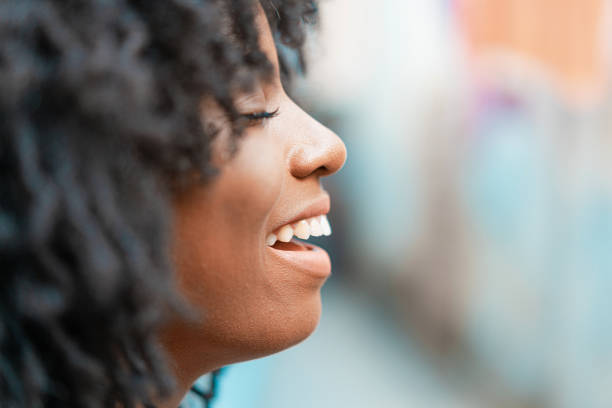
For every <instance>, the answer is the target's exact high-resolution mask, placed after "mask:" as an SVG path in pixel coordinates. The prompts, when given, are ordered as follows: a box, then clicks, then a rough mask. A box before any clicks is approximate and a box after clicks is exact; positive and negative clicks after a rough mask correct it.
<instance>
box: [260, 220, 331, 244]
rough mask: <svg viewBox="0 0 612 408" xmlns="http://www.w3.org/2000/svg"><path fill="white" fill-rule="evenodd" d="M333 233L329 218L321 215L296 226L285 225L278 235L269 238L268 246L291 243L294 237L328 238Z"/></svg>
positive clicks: (297, 223)
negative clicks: (277, 242)
mask: <svg viewBox="0 0 612 408" xmlns="http://www.w3.org/2000/svg"><path fill="white" fill-rule="evenodd" d="M331 233H332V230H331V226H330V225H329V221H328V219H327V216H326V215H319V216H316V217H312V218H307V219H304V220H300V221H298V222H296V223H294V224H287V225H284V226H283V227H281V228H280V229H279V230H278V231H276V233H274V234H270V235H268V236H267V238H266V245H268V246H272V245H274V244H276V241H281V242H289V241H291V238H293V236H294V235H295V236H296V237H298V238H300V239H308V238H310V236H313V237H320V236H321V235H325V236H327V237H328V236H330V235H331Z"/></svg>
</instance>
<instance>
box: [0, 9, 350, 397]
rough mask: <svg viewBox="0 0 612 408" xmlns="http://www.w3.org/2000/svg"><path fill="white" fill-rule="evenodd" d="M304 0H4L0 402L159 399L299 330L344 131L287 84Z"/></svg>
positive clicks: (306, 316) (302, 331)
mask: <svg viewBox="0 0 612 408" xmlns="http://www.w3.org/2000/svg"><path fill="white" fill-rule="evenodd" d="M315 15H316V4H315V2H313V1H305V0H304V1H301V0H286V1H277V0H266V1H262V2H261V3H260V2H259V1H256V0H233V1H229V0H223V1H221V0H218V1H214V0H200V1H196V0H164V1H152V0H148V1H145V0H140V1H138V0H132V1H128V0H123V1H122V0H100V1H94V0H88V1H86V0H81V1H78V0H46V1H41V0H39V1H25V0H19V1H17V0H15V1H5V2H3V3H2V4H1V5H0V87H1V89H0V167H1V168H2V172H1V173H0V177H1V180H0V263H1V271H2V272H1V275H0V276H1V279H2V286H1V289H0V290H2V294H1V296H0V312H1V317H0V345H1V355H0V405H1V406H3V407H17V406H45V407H48V406H51V407H52V406H61V407H66V406H86V407H108V406H124V407H130V406H143V405H145V406H146V405H154V406H159V407H175V406H177V405H178V404H179V402H180V400H181V398H182V397H183V396H184V395H185V393H186V392H187V391H188V389H189V387H190V386H191V384H192V383H193V381H195V379H196V378H198V377H199V376H200V375H202V374H204V373H207V372H210V371H212V370H214V369H216V368H219V367H221V366H223V365H226V364H229V363H232V362H237V361H243V360H248V359H252V358H257V357H261V356H264V355H267V354H270V353H274V352H277V351H279V350H282V349H284V348H286V347H289V346H291V345H293V344H296V343H297V342H299V341H301V340H302V339H304V338H305V337H307V336H308V335H309V334H310V333H311V332H312V331H313V330H314V328H315V326H316V324H317V322H318V319H319V314H320V292H319V291H320V288H321V286H322V285H323V283H324V281H325V279H326V278H327V277H328V275H329V273H330V265H329V258H328V257H327V254H326V253H325V252H324V251H323V250H321V249H319V248H317V247H315V246H312V245H309V244H306V243H303V242H299V241H296V240H293V239H292V236H293V235H295V236H298V237H301V238H308V236H309V235H311V234H312V235H321V234H323V233H325V234H329V233H331V230H330V228H329V225H328V222H327V219H326V217H325V214H326V213H327V212H328V210H329V205H330V202H329V197H328V195H327V194H326V193H325V191H324V190H323V189H322V188H321V186H320V179H321V177H324V176H327V175H330V174H332V173H334V172H336V171H338V170H339V169H340V167H341V166H342V165H343V163H344V160H345V155H346V153H345V148H344V145H343V144H342V142H341V141H340V140H339V139H338V138H337V136H336V135H334V134H333V133H332V132H330V131H329V130H328V129H326V128H324V127H323V126H321V125H320V124H318V123H317V122H316V121H314V120H313V119H312V118H310V117H309V116H308V115H307V114H305V113H304V112H303V111H302V110H301V109H300V108H299V107H297V106H296V105H295V103H293V102H292V100H291V99H290V98H289V97H288V96H287V94H286V93H285V91H284V90H283V87H282V84H281V72H282V73H283V76H286V74H288V73H289V72H290V71H289V70H288V69H287V65H286V64H282V63H280V62H279V58H277V54H276V46H275V41H274V38H276V39H278V40H279V41H282V42H283V43H284V44H285V45H286V46H288V47H290V48H293V49H294V50H296V51H297V54H298V55H301V51H300V50H301V46H302V44H303V42H304V33H305V30H306V27H305V24H307V23H309V22H313V21H314V18H315Z"/></svg>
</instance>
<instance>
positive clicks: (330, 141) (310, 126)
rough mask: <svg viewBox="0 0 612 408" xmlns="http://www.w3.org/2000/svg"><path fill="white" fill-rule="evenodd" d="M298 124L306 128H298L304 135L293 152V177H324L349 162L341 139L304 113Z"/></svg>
mask: <svg viewBox="0 0 612 408" xmlns="http://www.w3.org/2000/svg"><path fill="white" fill-rule="evenodd" d="M298 109H299V108H298ZM299 120H300V121H302V122H303V124H302V125H301V126H299V127H297V128H298V129H300V132H302V133H303V134H301V135H296V136H298V137H296V138H295V140H296V144H295V145H294V146H293V148H292V149H291V153H290V159H289V160H290V161H289V166H290V170H291V174H292V175H293V176H294V177H298V178H304V177H308V176H310V175H313V174H316V175H317V176H319V177H323V176H329V175H331V174H333V173H335V172H337V171H338V170H340V169H341V168H342V166H343V165H344V162H345V161H346V147H345V145H344V143H343V142H342V140H341V139H340V138H339V137H338V135H336V134H335V133H334V132H332V131H331V130H330V129H328V128H327V127H325V126H323V125H322V124H321V123H319V122H318V121H317V120H315V119H314V118H313V117H311V116H310V115H308V114H307V113H306V112H304V111H302V110H301V109H299Z"/></svg>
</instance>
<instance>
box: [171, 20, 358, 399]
mask: <svg viewBox="0 0 612 408" xmlns="http://www.w3.org/2000/svg"><path fill="white" fill-rule="evenodd" d="M257 27H258V31H259V34H260V38H259V41H260V44H261V47H262V49H263V50H264V52H265V53H266V55H267V57H268V58H269V59H270V61H272V63H273V64H274V75H273V77H272V79H271V80H269V81H268V82H265V83H260V84H258V86H257V87H256V89H255V90H254V91H253V92H252V93H250V94H248V95H238V96H237V98H236V103H237V107H238V109H239V110H241V111H243V113H253V112H261V111H268V112H271V111H275V110H276V109H278V115H277V116H276V117H274V118H271V119H266V120H264V121H260V122H256V123H254V124H252V125H251V126H249V127H248V129H247V130H246V132H245V134H244V136H243V139H242V140H241V142H240V144H239V147H238V148H239V150H238V152H237V153H236V154H235V155H234V156H233V157H231V159H227V160H226V159H225V157H226V155H225V154H224V152H225V151H226V147H225V140H226V136H227V129H226V130H225V131H224V132H222V133H221V135H220V136H219V138H218V140H217V143H216V144H215V146H214V151H215V153H216V154H215V160H216V161H217V162H221V163H222V164H221V173H220V174H219V176H218V177H216V178H215V179H214V180H212V181H211V182H209V183H207V184H206V185H198V186H194V187H192V188H190V189H188V190H187V191H184V192H182V193H180V194H178V195H177V196H176V197H175V200H174V203H173V210H174V237H175V241H174V260H175V263H176V269H177V275H178V276H177V279H178V283H179V287H180V289H181V291H182V293H183V294H184V295H185V297H186V298H187V300H188V301H189V302H190V303H191V304H192V305H193V306H194V308H195V309H196V311H197V312H198V314H199V315H198V316H196V317H195V318H194V319H191V320H187V319H184V318H180V319H179V318H177V319H176V320H175V321H174V322H172V323H171V324H170V325H168V327H167V328H166V329H165V330H164V331H163V336H162V343H163V344H164V347H165V349H166V351H167V352H168V353H169V355H170V357H171V360H172V365H173V368H174V370H175V374H176V376H177V380H178V386H179V392H177V393H176V396H175V398H172V399H171V400H170V401H168V402H167V406H176V405H177V403H178V402H179V401H180V398H181V397H182V396H183V395H184V394H185V392H186V391H187V390H188V388H189V386H190V385H191V384H192V382H193V381H195V379H197V378H198V377H199V376H200V375H202V374H204V373H206V372H209V371H211V370H213V369H215V368H218V367H221V366H223V365H226V364H229V363H233V362H237V361H244V360H249V359H253V358H257V357H261V356H265V355H268V354H271V353H274V352H277V351H280V350H283V349H285V348H287V347H290V346H292V345H294V344H296V343H298V342H300V341H301V340H303V339H304V338H306V337H307V336H308V335H310V334H311V333H312V332H313V330H314V329H315V327H316V325H317V323H318V321H319V317H320V313H321V299H320V289H321V287H322V285H323V283H324V281H325V278H324V277H321V276H316V275H313V274H309V273H306V272H305V271H303V270H294V269H293V268H289V267H287V265H286V264H283V263H282V262H279V261H278V259H277V258H275V257H274V256H272V255H271V249H270V248H268V247H267V246H266V244H265V238H266V236H267V235H268V234H269V233H271V232H273V231H274V230H276V229H277V228H278V227H279V226H281V225H283V224H285V223H286V222H288V221H290V220H291V219H292V217H295V216H297V215H298V214H299V213H300V212H301V211H303V210H304V209H305V208H307V207H308V206H309V205H311V204H313V203H325V202H326V201H327V199H328V197H327V193H326V192H325V191H324V190H323V189H322V187H321V185H320V179H321V178H322V177H324V176H328V175H330V174H333V173H335V172H336V171H338V170H339V169H340V168H341V167H342V165H343V164H344V161H345V159H346V149H345V146H344V144H343V143H342V141H341V140H340V139H339V138H338V137H337V136H336V135H335V134H334V133H333V132H331V131H330V130H329V129H327V128H325V127H324V126H322V125H321V124H320V123H318V122H316V121H315V120H314V119H313V118H311V117H310V116H309V115H308V114H306V113H305V112H304V111H303V110H301V109H300V108H299V107H298V106H297V105H296V104H295V103H294V102H293V101H292V100H291V99H290V98H289V97H288V95H287V94H286V93H285V91H284V90H283V88H282V85H281V81H280V75H279V65H278V58H277V54H276V48H275V44H274V40H273V37H272V35H271V32H270V28H269V25H268V22H267V20H266V18H265V14H264V13H263V11H262V10H261V9H260V10H259V13H258V21H257ZM203 109H208V110H209V112H210V110H211V109H212V110H214V109H215V107H214V106H211V105H210V104H207V103H203ZM208 116H209V117H213V116H214V115H208ZM222 121H223V119H222V116H221V115H219V117H218V121H217V123H216V124H217V125H219V124H221V125H223V123H222ZM225 127H226V128H227V126H225ZM297 269H299V268H297Z"/></svg>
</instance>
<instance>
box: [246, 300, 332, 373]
mask: <svg viewBox="0 0 612 408" xmlns="http://www.w3.org/2000/svg"><path fill="white" fill-rule="evenodd" d="M307 306H308V307H300V309H299V310H295V308H291V309H293V311H294V312H293V313H286V312H287V311H288V310H287V309H285V310H283V313H282V315H280V314H276V313H271V314H268V315H266V316H262V318H261V323H262V324H260V325H258V326H259V327H257V328H256V329H255V328H254V329H255V330H254V331H253V332H251V333H243V334H242V335H241V336H239V338H240V340H239V341H238V344H236V346H237V354H239V355H240V354H241V355H242V356H241V357H240V358H238V359H237V361H240V360H251V359H254V358H259V357H264V356H268V355H270V354H274V353H278V352H280V351H283V350H285V349H288V348H290V347H292V346H295V345H296V344H298V343H300V342H302V341H303V340H305V339H306V338H308V337H309V336H310V335H311V334H312V333H313V332H314V331H315V330H316V328H317V326H318V324H319V320H320V318H321V299H320V296H317V298H316V299H315V300H313V301H312V302H310V304H308V305H307ZM291 309H289V310H291ZM252 324H254V323H253V322H252Z"/></svg>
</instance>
